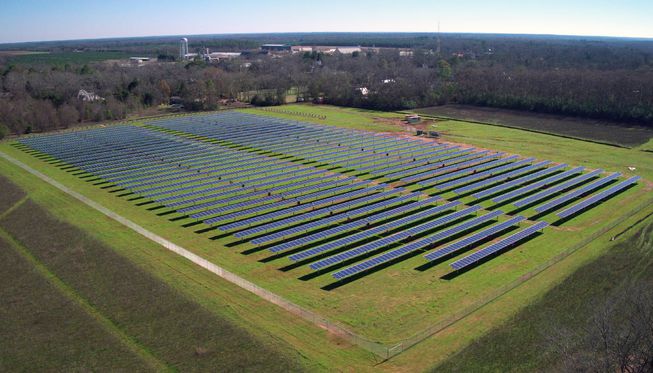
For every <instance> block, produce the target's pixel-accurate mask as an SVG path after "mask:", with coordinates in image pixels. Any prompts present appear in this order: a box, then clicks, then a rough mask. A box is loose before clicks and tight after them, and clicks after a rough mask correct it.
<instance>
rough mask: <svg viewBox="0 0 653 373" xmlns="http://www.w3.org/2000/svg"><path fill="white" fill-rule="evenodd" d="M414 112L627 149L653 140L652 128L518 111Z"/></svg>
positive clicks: (458, 108)
mask: <svg viewBox="0 0 653 373" xmlns="http://www.w3.org/2000/svg"><path fill="white" fill-rule="evenodd" d="M415 112H417V113H420V114H424V115H434V116H443V117H448V118H455V119H459V120H469V121H477V122H483V123H490V124H500V125H504V126H508V127H514V128H521V129H527V130H533V131H539V132H546V133H551V134H555V135H560V136H566V137H573V138H578V139H583V140H590V141H597V142H603V143H609V144H616V145H621V146H626V147H635V146H639V145H642V144H645V143H646V142H648V140H649V139H651V138H653V128H651V127H645V126H638V125H633V124H629V123H619V122H611V121H604V120H595V119H585V118H576V117H566V116H560V115H552V114H541V113H533V112H526V111H517V110H507V109H496V108H487V107H475V106H466V105H444V106H435V107H430V108H424V109H418V110H415Z"/></svg>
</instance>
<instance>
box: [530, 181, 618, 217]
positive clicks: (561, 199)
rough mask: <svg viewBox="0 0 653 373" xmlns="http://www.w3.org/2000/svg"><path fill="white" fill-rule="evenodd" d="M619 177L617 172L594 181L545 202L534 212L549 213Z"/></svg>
mask: <svg viewBox="0 0 653 373" xmlns="http://www.w3.org/2000/svg"><path fill="white" fill-rule="evenodd" d="M619 176H621V174H620V173H618V172H617V173H614V174H612V175H610V176H606V177H604V178H602V179H599V180H597V181H595V182H593V183H590V184H588V185H585V186H584V187H582V188H579V189H577V190H574V191H573V192H571V193H567V194H565V195H564V196H561V197H558V198H556V199H554V200H553V201H549V202H547V203H545V204H542V205H540V206H537V207H536V208H535V211H537V212H539V213H542V212H545V211H549V210H551V209H553V208H555V207H557V206H560V205H562V204H564V203H565V202H567V201H570V200H572V199H574V198H578V197H580V196H582V195H583V194H585V193H588V192H591V191H592V190H594V189H597V188H600V187H602V186H603V185H605V184H607V183H609V182H611V181H612V180H614V179H616V178H618V177H619Z"/></svg>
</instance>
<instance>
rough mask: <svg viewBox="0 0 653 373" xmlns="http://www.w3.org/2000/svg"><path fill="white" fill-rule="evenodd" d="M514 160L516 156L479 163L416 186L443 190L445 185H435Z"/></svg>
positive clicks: (424, 181) (421, 182)
mask: <svg viewBox="0 0 653 373" xmlns="http://www.w3.org/2000/svg"><path fill="white" fill-rule="evenodd" d="M516 158H518V156H516V155H513V156H510V157H507V158H500V159H497V160H495V161H491V162H487V163H480V164H477V165H473V166H472V167H469V168H464V169H462V170H458V171H454V172H449V173H446V174H444V175H440V176H436V177H432V178H429V179H426V180H423V181H420V182H419V183H418V185H420V186H423V187H427V186H435V187H436V188H438V189H444V188H446V184H443V185H445V186H444V187H443V186H440V185H436V184H438V183H439V182H441V181H444V180H449V179H453V178H454V177H458V176H463V175H468V174H472V173H476V172H477V171H480V170H484V169H487V168H491V167H494V166H498V165H500V164H504V163H508V162H510V161H511V160H513V159H516Z"/></svg>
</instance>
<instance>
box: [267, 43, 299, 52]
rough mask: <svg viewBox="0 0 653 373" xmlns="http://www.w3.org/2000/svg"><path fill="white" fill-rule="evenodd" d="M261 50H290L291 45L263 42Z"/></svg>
mask: <svg viewBox="0 0 653 373" xmlns="http://www.w3.org/2000/svg"><path fill="white" fill-rule="evenodd" d="M261 50H264V51H267V52H290V51H291V50H292V47H291V46H290V45H288V44H263V45H261Z"/></svg>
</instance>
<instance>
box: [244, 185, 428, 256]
mask: <svg viewBox="0 0 653 373" xmlns="http://www.w3.org/2000/svg"><path fill="white" fill-rule="evenodd" d="M438 200H440V197H432V198H428V199H425V200H422V201H417V202H414V203H411V204H409V205H405V206H401V207H397V208H394V209H392V210H389V211H384V212H379V213H376V214H373V215H371V216H368V217H366V218H365V219H360V220H356V221H352V222H350V223H346V224H341V225H338V226H337V227H333V228H329V229H326V230H324V231H320V232H316V233H313V234H310V235H308V236H304V237H299V238H296V239H292V240H288V241H284V242H282V243H279V244H278V245H275V246H273V247H271V248H270V249H269V250H270V251H272V252H275V253H276V252H281V251H285V250H289V249H293V248H296V247H301V246H304V245H306V244H309V243H311V242H315V241H319V240H322V239H325V238H327V237H331V236H334V235H337V234H340V233H344V232H348V231H350V230H353V229H358V228H361V227H365V226H367V225H370V224H373V223H375V222H379V221H382V220H386V219H388V218H390V217H392V216H395V215H400V214H403V213H406V212H409V211H411V210H416V209H418V208H420V207H422V206H426V205H430V204H433V203H435V202H436V201H438ZM252 243H257V242H255V240H253V241H252Z"/></svg>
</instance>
